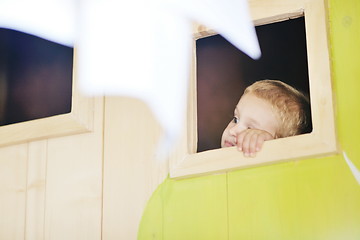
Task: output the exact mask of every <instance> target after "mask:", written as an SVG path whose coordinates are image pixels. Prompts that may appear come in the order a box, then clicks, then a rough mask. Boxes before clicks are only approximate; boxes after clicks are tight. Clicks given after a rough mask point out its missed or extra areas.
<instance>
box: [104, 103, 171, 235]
mask: <svg viewBox="0 0 360 240" xmlns="http://www.w3.org/2000/svg"><path fill="white" fill-rule="evenodd" d="M105 106H106V107H105V109H106V112H105V140H104V144H105V149H104V150H105V152H104V210H103V240H112V239H126V240H135V239H137V232H138V227H139V223H140V219H141V216H142V214H143V210H144V208H145V205H146V203H147V201H148V200H149V198H150V196H151V194H152V193H153V191H154V190H155V189H156V187H157V186H158V184H159V183H161V182H163V180H164V179H165V178H166V176H167V174H168V165H167V162H166V161H161V160H160V159H159V156H157V152H156V150H157V148H158V147H159V145H158V144H159V140H160V136H161V135H160V133H161V128H160V126H159V124H158V123H157V121H156V120H155V119H154V116H153V115H152V114H151V112H150V110H149V109H148V107H147V106H146V105H145V104H144V103H143V102H141V101H140V100H136V99H131V98H120V97H111V98H110V97H109V98H106V105H105Z"/></svg>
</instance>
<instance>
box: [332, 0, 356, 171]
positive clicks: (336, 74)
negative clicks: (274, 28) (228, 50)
mask: <svg viewBox="0 0 360 240" xmlns="http://www.w3.org/2000/svg"><path fill="white" fill-rule="evenodd" d="M329 9H330V11H329V18H330V24H329V25H330V44H331V48H330V53H331V61H332V76H333V82H334V91H335V100H336V110H337V112H336V118H337V120H338V136H339V140H340V143H341V147H342V148H343V149H344V150H345V151H346V152H347V154H348V156H349V157H350V159H352V161H353V162H354V163H355V164H356V165H357V167H358V168H360V149H359V147H360V142H359V135H360V127H359V121H360V96H359V93H360V1H359V0H345V1H339V0H331V1H329Z"/></svg>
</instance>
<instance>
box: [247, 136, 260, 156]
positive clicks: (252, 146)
mask: <svg viewBox="0 0 360 240" xmlns="http://www.w3.org/2000/svg"><path fill="white" fill-rule="evenodd" d="M259 141H260V142H261V135H259V133H257V132H255V133H254V134H253V135H252V136H251V138H250V142H249V153H250V157H255V156H256V152H258V150H257V149H258V143H259ZM260 145H261V143H260Z"/></svg>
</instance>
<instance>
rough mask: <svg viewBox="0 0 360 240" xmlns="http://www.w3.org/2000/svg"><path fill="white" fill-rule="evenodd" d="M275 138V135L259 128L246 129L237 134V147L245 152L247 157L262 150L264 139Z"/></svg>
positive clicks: (253, 155)
mask: <svg viewBox="0 0 360 240" xmlns="http://www.w3.org/2000/svg"><path fill="white" fill-rule="evenodd" d="M271 139H274V137H273V136H272V135H271V134H270V133H268V132H266V131H264V130H259V129H246V130H244V131H242V132H241V133H239V135H237V139H236V140H237V143H236V145H237V147H238V149H239V151H242V152H243V153H244V156H245V157H255V156H256V153H257V152H259V151H260V150H261V147H262V145H263V143H264V141H267V140H271Z"/></svg>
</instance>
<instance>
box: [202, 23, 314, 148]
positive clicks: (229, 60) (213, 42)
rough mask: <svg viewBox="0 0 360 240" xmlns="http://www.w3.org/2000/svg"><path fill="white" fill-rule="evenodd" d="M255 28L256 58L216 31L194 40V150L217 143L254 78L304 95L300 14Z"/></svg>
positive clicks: (305, 70) (305, 76)
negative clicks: (258, 50) (283, 84)
mask: <svg viewBox="0 0 360 240" xmlns="http://www.w3.org/2000/svg"><path fill="white" fill-rule="evenodd" d="M256 32H257V36H258V39H259V43H260V48H261V51H262V57H261V58H260V59H259V60H252V59H251V58H249V57H248V56H247V55H245V54H244V53H242V52H241V51H240V50H238V49H237V48H235V47H234V46H233V45H231V44H230V43H229V42H228V41H227V40H225V39H224V38H223V37H221V36H220V35H215V36H210V37H205V38H201V39H198V40H197V41H196V58H197V62H196V64H197V109H198V112H197V114H198V115H197V119H198V148H197V149H198V150H197V151H198V152H201V151H205V150H210V149H216V148H220V141H221V135H222V132H223V130H224V129H225V128H226V126H227V124H228V123H229V122H230V120H231V119H232V117H233V112H234V108H235V106H236V104H237V103H238V101H239V99H240V96H241V95H242V93H243V91H244V89H245V88H246V87H247V86H248V85H250V84H252V83H253V82H255V81H258V80H262V79H278V80H281V81H283V82H286V83H288V84H289V85H291V86H293V87H295V88H297V89H299V90H301V91H302V92H304V93H305V94H307V95H308V96H309V76H308V65H307V51H306V36H305V21H304V17H300V18H296V19H292V20H287V21H283V22H278V23H272V24H267V25H262V26H257V27H256ZM309 132H311V129H309Z"/></svg>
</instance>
